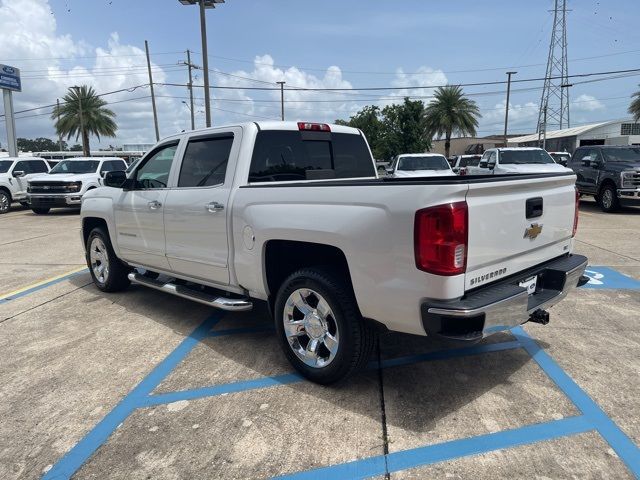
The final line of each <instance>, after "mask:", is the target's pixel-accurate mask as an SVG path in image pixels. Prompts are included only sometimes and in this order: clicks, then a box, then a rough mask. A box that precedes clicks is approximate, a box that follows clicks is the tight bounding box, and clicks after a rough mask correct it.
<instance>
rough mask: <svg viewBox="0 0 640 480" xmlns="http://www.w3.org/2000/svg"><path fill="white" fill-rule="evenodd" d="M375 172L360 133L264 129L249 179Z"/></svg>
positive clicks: (305, 177) (342, 175)
mask: <svg viewBox="0 0 640 480" xmlns="http://www.w3.org/2000/svg"><path fill="white" fill-rule="evenodd" d="M374 176H375V167H374V164H373V159H372V158H371V154H370V153H369V149H368V148H367V145H366V143H365V141H364V138H363V137H362V136H360V135H355V134H348V133H329V132H297V131H290V130H289V131H287V130H264V131H261V132H258V135H257V138H256V143H255V148H254V151H253V157H252V159H251V168H250V172H249V182H279V181H298V180H315V179H323V178H361V177H374Z"/></svg>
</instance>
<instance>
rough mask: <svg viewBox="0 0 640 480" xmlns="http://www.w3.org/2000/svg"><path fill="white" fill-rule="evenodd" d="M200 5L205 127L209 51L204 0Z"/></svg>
mask: <svg viewBox="0 0 640 480" xmlns="http://www.w3.org/2000/svg"><path fill="white" fill-rule="evenodd" d="M198 3H199V5H200V34H201V36H202V68H203V69H204V118H205V122H206V125H207V128H209V127H210V126H211V96H210V92H209V53H208V52H207V19H206V17H205V14H204V12H205V10H204V0H200V2H198Z"/></svg>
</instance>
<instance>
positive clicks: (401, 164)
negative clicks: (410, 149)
mask: <svg viewBox="0 0 640 480" xmlns="http://www.w3.org/2000/svg"><path fill="white" fill-rule="evenodd" d="M387 173H388V174H389V175H391V176H392V177H395V178H403V177H442V176H448V175H455V173H454V172H453V170H452V169H451V165H449V162H448V161H447V159H446V158H445V156H444V155H441V154H439V153H403V154H402V155H398V156H396V157H395V158H394V159H393V162H392V163H391V166H390V167H389V168H388V169H387Z"/></svg>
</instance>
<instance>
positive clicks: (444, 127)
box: [425, 85, 481, 158]
mask: <svg viewBox="0 0 640 480" xmlns="http://www.w3.org/2000/svg"><path fill="white" fill-rule="evenodd" d="M480 117H481V115H480V110H479V109H478V105H476V102H474V101H473V100H469V99H468V98H467V97H466V96H465V95H464V93H463V91H462V88H460V87H459V86H457V85H450V86H446V87H438V89H437V90H436V92H435V94H434V96H433V100H432V101H431V102H430V103H429V105H427V109H426V112H425V122H426V133H427V134H428V135H429V137H433V136H437V137H438V138H442V136H444V138H445V142H444V151H445V156H446V157H447V158H449V148H450V147H451V135H452V134H453V133H456V134H457V135H469V136H472V137H473V136H475V135H476V128H477V127H478V118H480Z"/></svg>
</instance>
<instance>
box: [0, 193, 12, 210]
mask: <svg viewBox="0 0 640 480" xmlns="http://www.w3.org/2000/svg"><path fill="white" fill-rule="evenodd" d="M9 210H11V195H10V194H9V193H7V192H6V191H5V190H2V189H0V215H2V214H3V213H7V212H8V211H9Z"/></svg>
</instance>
